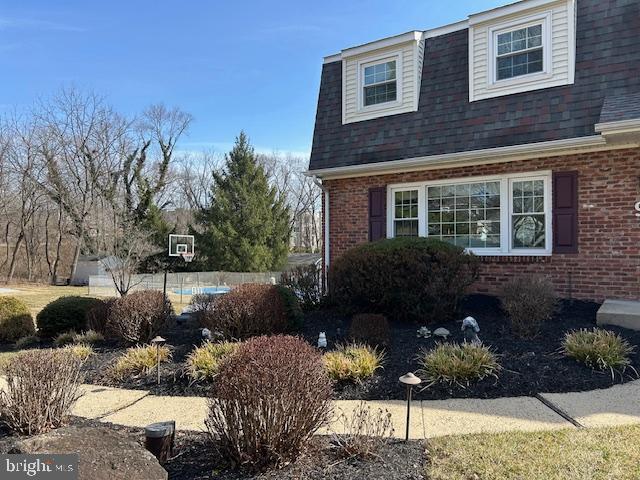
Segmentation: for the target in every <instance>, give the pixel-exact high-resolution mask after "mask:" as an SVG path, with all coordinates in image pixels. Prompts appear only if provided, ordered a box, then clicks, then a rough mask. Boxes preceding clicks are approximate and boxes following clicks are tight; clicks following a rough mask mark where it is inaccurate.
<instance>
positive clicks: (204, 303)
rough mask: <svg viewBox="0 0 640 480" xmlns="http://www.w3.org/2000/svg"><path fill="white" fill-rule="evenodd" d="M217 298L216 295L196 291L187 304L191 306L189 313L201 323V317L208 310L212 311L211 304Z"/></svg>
mask: <svg viewBox="0 0 640 480" xmlns="http://www.w3.org/2000/svg"><path fill="white" fill-rule="evenodd" d="M217 298H218V295H214V294H211V293H198V294H196V295H193V296H192V297H191V301H190V302H189V305H190V307H191V315H193V317H194V318H195V319H196V320H197V321H198V323H199V324H202V323H203V317H204V316H206V315H207V314H208V313H209V312H213V305H214V303H215V301H216V299H217Z"/></svg>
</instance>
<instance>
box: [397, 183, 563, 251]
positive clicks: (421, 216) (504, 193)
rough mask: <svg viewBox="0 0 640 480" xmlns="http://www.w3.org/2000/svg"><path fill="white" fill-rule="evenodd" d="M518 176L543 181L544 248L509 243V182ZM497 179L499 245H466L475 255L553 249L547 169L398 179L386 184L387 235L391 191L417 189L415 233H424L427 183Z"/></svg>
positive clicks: (430, 185)
mask: <svg viewBox="0 0 640 480" xmlns="http://www.w3.org/2000/svg"><path fill="white" fill-rule="evenodd" d="M519 180H543V181H544V215H545V248H544V249H542V248H530V249H514V248H511V244H512V224H511V215H512V210H513V202H512V197H513V192H512V188H511V185H512V182H514V181H519ZM490 181H500V248H469V249H467V250H468V251H470V252H473V253H474V254H476V255H478V256H549V255H551V253H552V249H553V243H552V241H553V232H552V226H553V219H552V211H551V206H552V205H553V203H552V195H553V192H552V190H551V171H550V170H543V171H538V172H523V173H509V174H503V175H490V176H480V177H464V178H454V179H442V180H431V181H427V182H413V183H400V184H392V185H388V186H387V205H388V208H387V238H393V236H394V235H393V232H394V229H393V226H394V220H395V208H394V207H395V204H394V194H395V192H400V191H407V190H416V189H417V190H418V235H419V236H420V237H426V236H427V194H426V192H427V187H433V186H442V185H455V184H460V183H475V182H490Z"/></svg>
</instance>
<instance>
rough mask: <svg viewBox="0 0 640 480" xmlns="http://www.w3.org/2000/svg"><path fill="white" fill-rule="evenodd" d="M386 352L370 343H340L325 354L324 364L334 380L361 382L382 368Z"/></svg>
mask: <svg viewBox="0 0 640 480" xmlns="http://www.w3.org/2000/svg"><path fill="white" fill-rule="evenodd" d="M383 361H384V352H382V351H379V350H378V349H376V348H374V347H370V346H369V345H365V344H360V343H352V344H349V345H340V346H338V347H337V348H336V350H334V351H333V352H327V353H325V354H324V364H325V368H326V370H327V373H328V374H329V377H331V378H332V379H333V380H336V381H345V380H347V381H355V382H360V381H363V380H366V379H367V378H370V377H372V376H373V374H374V373H375V372H376V370H378V369H379V368H382V362H383Z"/></svg>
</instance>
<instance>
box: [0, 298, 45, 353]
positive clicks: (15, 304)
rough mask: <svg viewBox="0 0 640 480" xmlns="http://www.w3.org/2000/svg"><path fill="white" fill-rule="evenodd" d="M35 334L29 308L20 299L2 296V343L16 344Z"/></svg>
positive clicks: (0, 335)
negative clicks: (19, 340) (21, 339)
mask: <svg viewBox="0 0 640 480" xmlns="http://www.w3.org/2000/svg"><path fill="white" fill-rule="evenodd" d="M35 333H36V328H35V325H34V324H33V317H32V316H31V312H30V311H29V307H27V305H26V304H25V303H24V302H23V301H22V300H20V299H18V298H15V297H5V296H4V295H3V296H0V341H3V342H15V341H16V340H18V339H19V338H21V337H26V336H29V335H33V334H35Z"/></svg>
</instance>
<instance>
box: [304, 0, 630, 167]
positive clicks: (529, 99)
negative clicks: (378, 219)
mask: <svg viewBox="0 0 640 480" xmlns="http://www.w3.org/2000/svg"><path fill="white" fill-rule="evenodd" d="M577 15H578V19H577V31H576V41H577V52H576V76H575V83H574V84H573V85H568V86H563V87H554V88H548V89H542V90H536V91H531V92H526V93H520V94H515V95H506V96H502V97H497V98H491V99H486V100H480V101H476V102H469V68H468V55H469V53H468V50H469V48H468V37H469V34H468V29H463V30H459V31H454V32H452V33H447V34H445V35H441V36H438V37H434V38H427V39H426V40H425V42H426V44H425V54H424V55H425V56H424V62H423V65H424V67H423V71H422V80H421V89H420V100H419V104H418V111H416V112H409V113H402V114H398V115H393V116H388V117H381V118H376V119H373V120H365V121H361V122H355V123H349V124H346V125H343V124H342V62H340V61H335V62H332V63H325V64H324V66H323V70H322V80H321V84H320V95H319V99H318V110H317V115H316V123H315V130H314V136H313V147H312V150H311V160H310V164H309V170H310V171H311V173H313V171H314V170H322V169H327V168H335V167H345V166H351V165H364V164H371V163H378V162H388V161H394V160H402V159H408V158H417V157H427V156H434V155H443V154H449V153H457V152H469V151H475V150H482V149H491V148H499V147H508V146H514V145H522V144H530V143H539V142H552V141H557V140H565V139H572V138H581V137H588V136H593V135H594V134H595V129H594V125H595V124H596V123H598V122H599V121H600V115H601V112H602V111H603V104H604V100H605V98H611V99H613V98H616V97H619V96H621V95H635V94H636V93H637V92H640V48H639V46H640V45H639V40H638V32H639V31H640V2H638V1H637V0H634V1H631V0H624V1H616V0H580V1H578V2H577Z"/></svg>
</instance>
